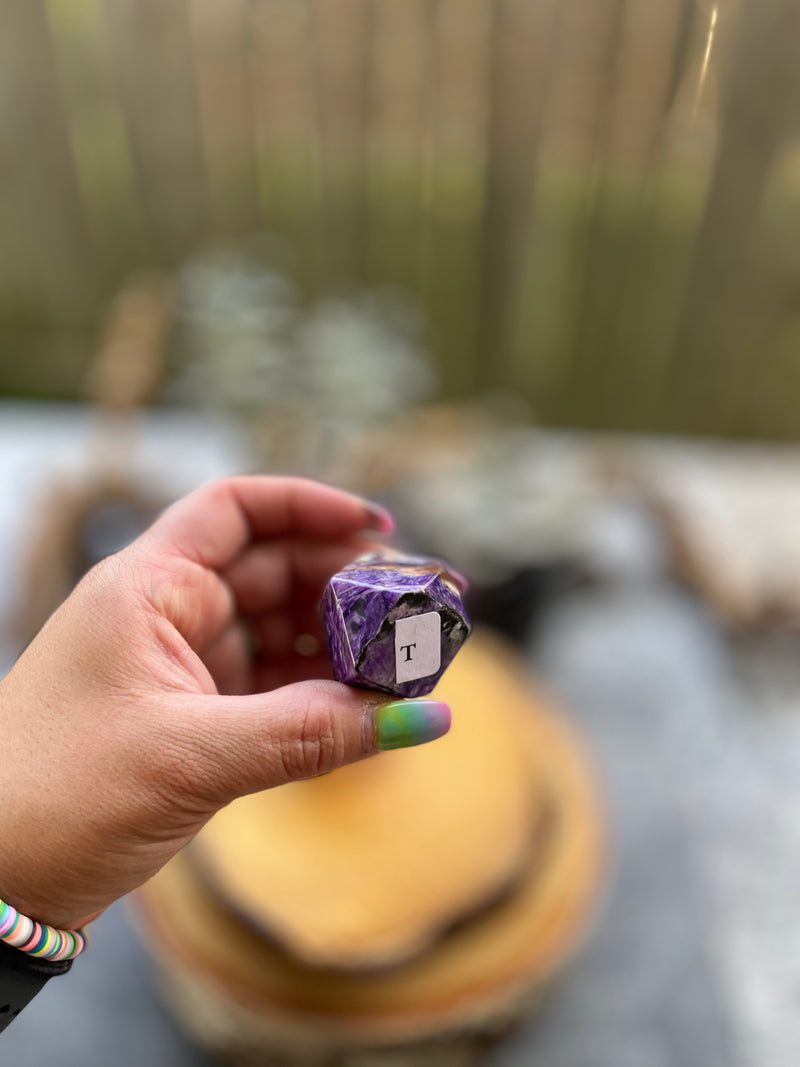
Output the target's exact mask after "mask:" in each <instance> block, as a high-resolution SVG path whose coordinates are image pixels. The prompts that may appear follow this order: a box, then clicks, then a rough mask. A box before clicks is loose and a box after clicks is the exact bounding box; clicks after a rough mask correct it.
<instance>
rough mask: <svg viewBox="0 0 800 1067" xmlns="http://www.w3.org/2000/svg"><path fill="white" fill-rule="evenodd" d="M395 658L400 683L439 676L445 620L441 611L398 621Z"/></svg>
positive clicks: (395, 627) (395, 628)
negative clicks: (434, 675) (431, 675)
mask: <svg viewBox="0 0 800 1067" xmlns="http://www.w3.org/2000/svg"><path fill="white" fill-rule="evenodd" d="M394 658H395V672H396V678H397V681H398V682H413V681H414V680H415V679H416V678H427V677H428V675H430V674H436V672H437V671H438V670H439V668H440V667H441V665H442V620H441V617H440V615H439V612H438V611H428V612H426V613H425V614H424V615H407V616H406V617H405V618H404V619H397V620H396V622H395V624H394Z"/></svg>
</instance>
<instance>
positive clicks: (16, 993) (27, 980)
mask: <svg viewBox="0 0 800 1067" xmlns="http://www.w3.org/2000/svg"><path fill="white" fill-rule="evenodd" d="M71 966H72V961H71V960H67V961H65V962H61V963H56V962H54V961H52V960H39V959H37V958H36V957H35V956H28V955H26V953H24V952H20V950H19V949H18V948H12V947H11V945H6V944H5V943H4V942H2V941H0V1033H2V1031H3V1030H5V1028H6V1027H7V1026H8V1024H9V1023H10V1022H11V1021H12V1019H16V1017H17V1016H18V1015H19V1013H20V1012H21V1011H22V1009H23V1008H24V1007H25V1006H26V1005H28V1004H30V1002H31V1001H32V1000H33V998H34V997H35V996H36V994H37V993H38V992H39V990H40V989H41V988H42V986H43V985H44V984H45V982H46V981H47V980H48V978H52V977H53V975H55V974H66V972H67V971H68V970H69V969H70V967H71Z"/></svg>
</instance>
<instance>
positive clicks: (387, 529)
mask: <svg viewBox="0 0 800 1067" xmlns="http://www.w3.org/2000/svg"><path fill="white" fill-rule="evenodd" d="M354 499H355V500H357V501H358V502H359V504H361V506H362V507H363V508H364V509H365V510H366V512H367V515H368V516H369V521H368V522H367V529H370V530H377V531H378V533H384V534H390V533H391V532H392V530H394V519H393V518H392V516H391V515H390V514H389V512H388V511H387V510H386V508H384V507H381V505H380V504H375V503H374V502H373V501H372V500H365V499H364V497H363V496H357V497H355V498H354Z"/></svg>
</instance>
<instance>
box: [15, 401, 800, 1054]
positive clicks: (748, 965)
mask: <svg viewBox="0 0 800 1067" xmlns="http://www.w3.org/2000/svg"><path fill="white" fill-rule="evenodd" d="M87 434H89V428H88V422H87V417H86V415H85V414H84V413H82V412H81V411H70V410H64V409H58V410H51V409H48V410H47V411H43V410H41V409H33V408H24V407H21V406H14V407H8V408H4V407H2V406H0V475H1V476H2V478H1V479H0V485H2V487H3V489H2V494H0V560H1V561H2V565H0V595H1V596H2V598H3V599H2V603H3V604H4V605H6V604H9V603H13V597H12V594H13V592H14V589H15V577H14V576H15V564H16V561H17V560H18V559H19V557H20V552H21V545H22V538H23V536H24V533H23V531H24V529H25V520H26V516H27V513H28V509H29V506H30V505H31V503H32V502H33V501H34V500H35V496H36V493H37V492H38V491H39V490H40V489H41V487H42V486H43V485H44V484H46V481H47V479H48V478H51V477H52V476H53V475H54V473H57V472H58V471H59V470H62V471H63V470H64V469H66V468H67V467H69V466H70V465H72V466H73V467H74V466H75V465H77V466H80V465H81V464H82V463H83V462H85V449H86V441H87ZM147 442H148V443H147V449H146V450H145V454H143V456H142V457H140V461H141V463H142V464H143V467H144V468H147V465H148V464H150V463H152V465H153V467H152V469H153V470H154V471H158V470H163V465H164V457H165V456H168V457H169V467H170V476H171V477H172V478H173V479H174V484H175V486H176V489H180V490H183V489H188V488H190V487H191V486H192V485H193V484H197V482H200V481H203V480H205V479H206V478H208V477H210V476H212V475H214V474H217V473H223V472H224V471H230V470H235V469H241V467H242V466H243V457H242V453H241V449H240V445H239V444H238V442H237V440H236V438H235V435H231V433H230V431H229V430H226V429H225V428H224V427H216V428H211V427H209V426H207V425H205V424H203V423H201V422H198V420H197V419H194V420H193V419H192V418H191V417H188V416H187V417H182V418H178V419H174V418H171V417H167V416H153V417H152V418H151V420H150V421H149V423H148V433H147ZM9 598H11V599H9ZM3 655H5V657H6V659H5V661H4V660H3V659H2V656H3ZM11 655H12V650H11V649H10V648H6V649H5V650H4V649H3V648H2V642H0V664H2V663H3V662H8V661H9V657H10V656H11ZM786 658H787V657H786V656H785V655H784V656H780V655H779V656H777V657H774V658H773V660H770V661H769V662H768V663H767V664H766V666H765V665H764V663H763V661H759V660H758V656H755V657H754V656H753V655H752V654H751V655H750V657H749V659H748V657H744V658H743V657H742V656H741V655H740V654H738V653H736V651H735V650H734V649H732V648H731V646H730V645H729V644H728V643H727V642H726V641H725V639H724V638H723V637H722V636H721V635H720V633H719V631H718V629H717V628H716V627H715V626H714V624H713V622H712V621H711V620H710V619H709V618H708V617H707V616H706V614H705V613H704V611H703V610H702V608H701V607H700V606H698V604H697V603H696V602H695V601H694V600H693V599H692V598H691V597H690V596H689V595H688V594H685V593H684V592H682V591H681V590H679V589H677V588H675V587H673V586H671V585H670V584H668V583H666V582H665V581H664V580H663V579H655V578H648V576H647V575H638V576H637V577H636V578H635V579H628V580H624V581H621V582H617V583H616V584H615V585H614V586H610V587H609V586H607V587H605V588H595V589H593V590H589V591H583V592H577V593H572V594H571V595H570V596H569V597H568V598H564V599H561V600H560V601H559V602H558V603H557V604H556V605H554V606H553V607H552V608H551V609H550V611H549V612H548V614H547V616H546V618H545V619H544V622H543V625H542V626H541V627H540V628H539V630H538V638H537V641H536V644H535V647H531V649H530V659H531V664H532V666H533V667H534V668H535V669H536V670H537V671H538V672H539V674H540V675H541V676H543V677H544V678H545V680H546V681H547V682H548V684H549V685H550V687H551V689H552V690H554V691H555V692H556V693H557V694H558V695H559V696H560V697H561V698H562V702H563V703H564V704H565V705H566V706H568V707H569V708H570V709H571V713H572V715H573V716H574V718H575V719H576V721H577V722H578V723H579V725H580V727H581V729H582V730H583V732H584V734H585V736H586V738H587V740H588V743H589V747H590V749H591V751H592V752H593V755H594V758H595V761H596V764H597V767H598V771H599V774H600V777H601V780H602V781H603V783H604V787H605V792H606V797H607V803H608V808H609V814H610V821H611V825H612V835H613V846H612V860H611V870H610V872H609V880H608V885H607V891H606V896H605V900H604V902H603V904H602V907H601V908H600V909H599V912H598V916H597V920H596V923H595V926H594V929H593V931H592V933H591V936H590V937H589V939H588V941H587V943H586V944H585V946H584V948H583V950H582V951H581V953H580V954H579V955H578V956H577V958H576V959H575V961H574V962H573V964H572V965H571V967H570V968H569V970H568V971H567V972H566V973H565V974H564V976H563V977H562V979H561V980H560V982H559V983H558V984H557V986H556V987H554V989H553V991H552V992H551V994H550V996H549V997H548V998H547V1000H546V1001H545V1003H544V1005H543V1006H542V1009H541V1010H540V1012H539V1014H538V1015H537V1016H536V1018H534V1019H532V1020H531V1021H530V1023H529V1024H528V1025H526V1026H525V1027H523V1028H522V1029H521V1030H519V1031H517V1032H516V1033H515V1034H514V1035H513V1036H512V1037H510V1038H509V1039H508V1040H507V1041H506V1042H505V1044H503V1045H502V1046H501V1047H500V1048H499V1049H498V1050H496V1051H495V1052H494V1053H493V1054H492V1055H491V1057H490V1060H489V1063H490V1067H523V1065H530V1064H534V1065H536V1064H541V1065H543V1067H544V1065H546V1067H698V1065H702V1067H784V1065H785V1067H790V1065H791V1067H795V1065H796V1064H797V1063H798V1062H800V1012H798V1010H797V1005H798V1004H800V894H798V885H800V684H798V679H797V672H796V670H795V671H794V673H793V672H792V671H791V669H790V666H789V665H788V664H786V662H785V661H786ZM759 663H760V667H759V666H758V665H759ZM754 664H755V667H758V669H754ZM784 668H785V678H784V675H783V674H782V672H783V671H784ZM759 672H760V673H759ZM782 678H784V681H783V682H781V679H782ZM776 693H778V694H779V697H780V699H777V698H776V696H775V694H776ZM0 1062H2V1063H4V1064H5V1063H8V1064H13V1065H14V1067H41V1064H43V1063H52V1064H54V1065H55V1067H108V1065H109V1064H112V1063H113V1064H114V1065H115V1067H142V1065H143V1064H148V1065H154V1067H155V1065H162V1064H163V1065H169V1067H201V1065H207V1064H208V1061H207V1060H206V1059H205V1057H203V1056H201V1055H200V1054H199V1053H198V1052H197V1051H195V1050H194V1049H192V1048H191V1046H189V1045H188V1044H187V1043H186V1042H185V1040H184V1039H183V1038H182V1036H181V1035H180V1033H179V1032H178V1031H177V1029H176V1028H175V1026H174V1025H173V1023H172V1022H171V1020H170V1019H169V1018H168V1016H167V1014H166V1012H165V1011H164V1009H163V1008H162V1007H161V1005H160V1002H159V1000H158V997H157V994H156V992H155V989H154V986H153V984H152V980H151V975H150V970H149V968H148V965H147V961H146V958H145V957H144V954H143V952H142V950H141V948H140V947H139V945H138V943H137V941H136V938H135V935H134V933H133V931H132V929H131V926H130V923H129V920H128V918H127V915H126V912H125V909H124V906H122V905H116V906H115V907H113V908H112V909H110V911H109V912H108V913H107V914H106V915H105V916H103V917H102V918H101V919H100V920H98V921H97V923H96V924H94V929H93V944H92V949H91V951H90V952H89V953H88V954H87V956H86V957H85V958H83V959H82V960H80V961H78V963H77V964H76V965H75V967H74V968H73V970H72V973H71V974H70V975H69V976H68V977H67V978H64V979H58V980H54V981H52V982H50V983H49V985H48V987H47V988H46V989H45V991H44V992H43V993H42V994H41V995H40V996H39V997H38V998H37V1000H36V1001H35V1002H34V1003H33V1004H32V1005H31V1007H30V1008H28V1009H27V1010H26V1011H25V1012H24V1013H23V1015H21V1016H20V1018H19V1019H18V1020H16V1022H15V1023H14V1024H13V1026H11V1027H10V1028H9V1030H8V1031H6V1033H5V1034H4V1035H3V1037H2V1039H0Z"/></svg>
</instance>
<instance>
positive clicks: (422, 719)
mask: <svg viewBox="0 0 800 1067" xmlns="http://www.w3.org/2000/svg"><path fill="white" fill-rule="evenodd" d="M374 714H375V747H376V748H378V749H381V750H382V751H383V750H385V749H389V748H410V747H411V746H412V745H423V744H424V743H425V742H426V741H435V740H436V738H437V737H441V736H442V735H443V734H446V733H447V731H448V730H449V729H450V708H449V707H448V706H447V704H443V703H442V702H441V700H390V701H389V702H388V703H386V704H379V705H378V707H377V708H375V713H374Z"/></svg>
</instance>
